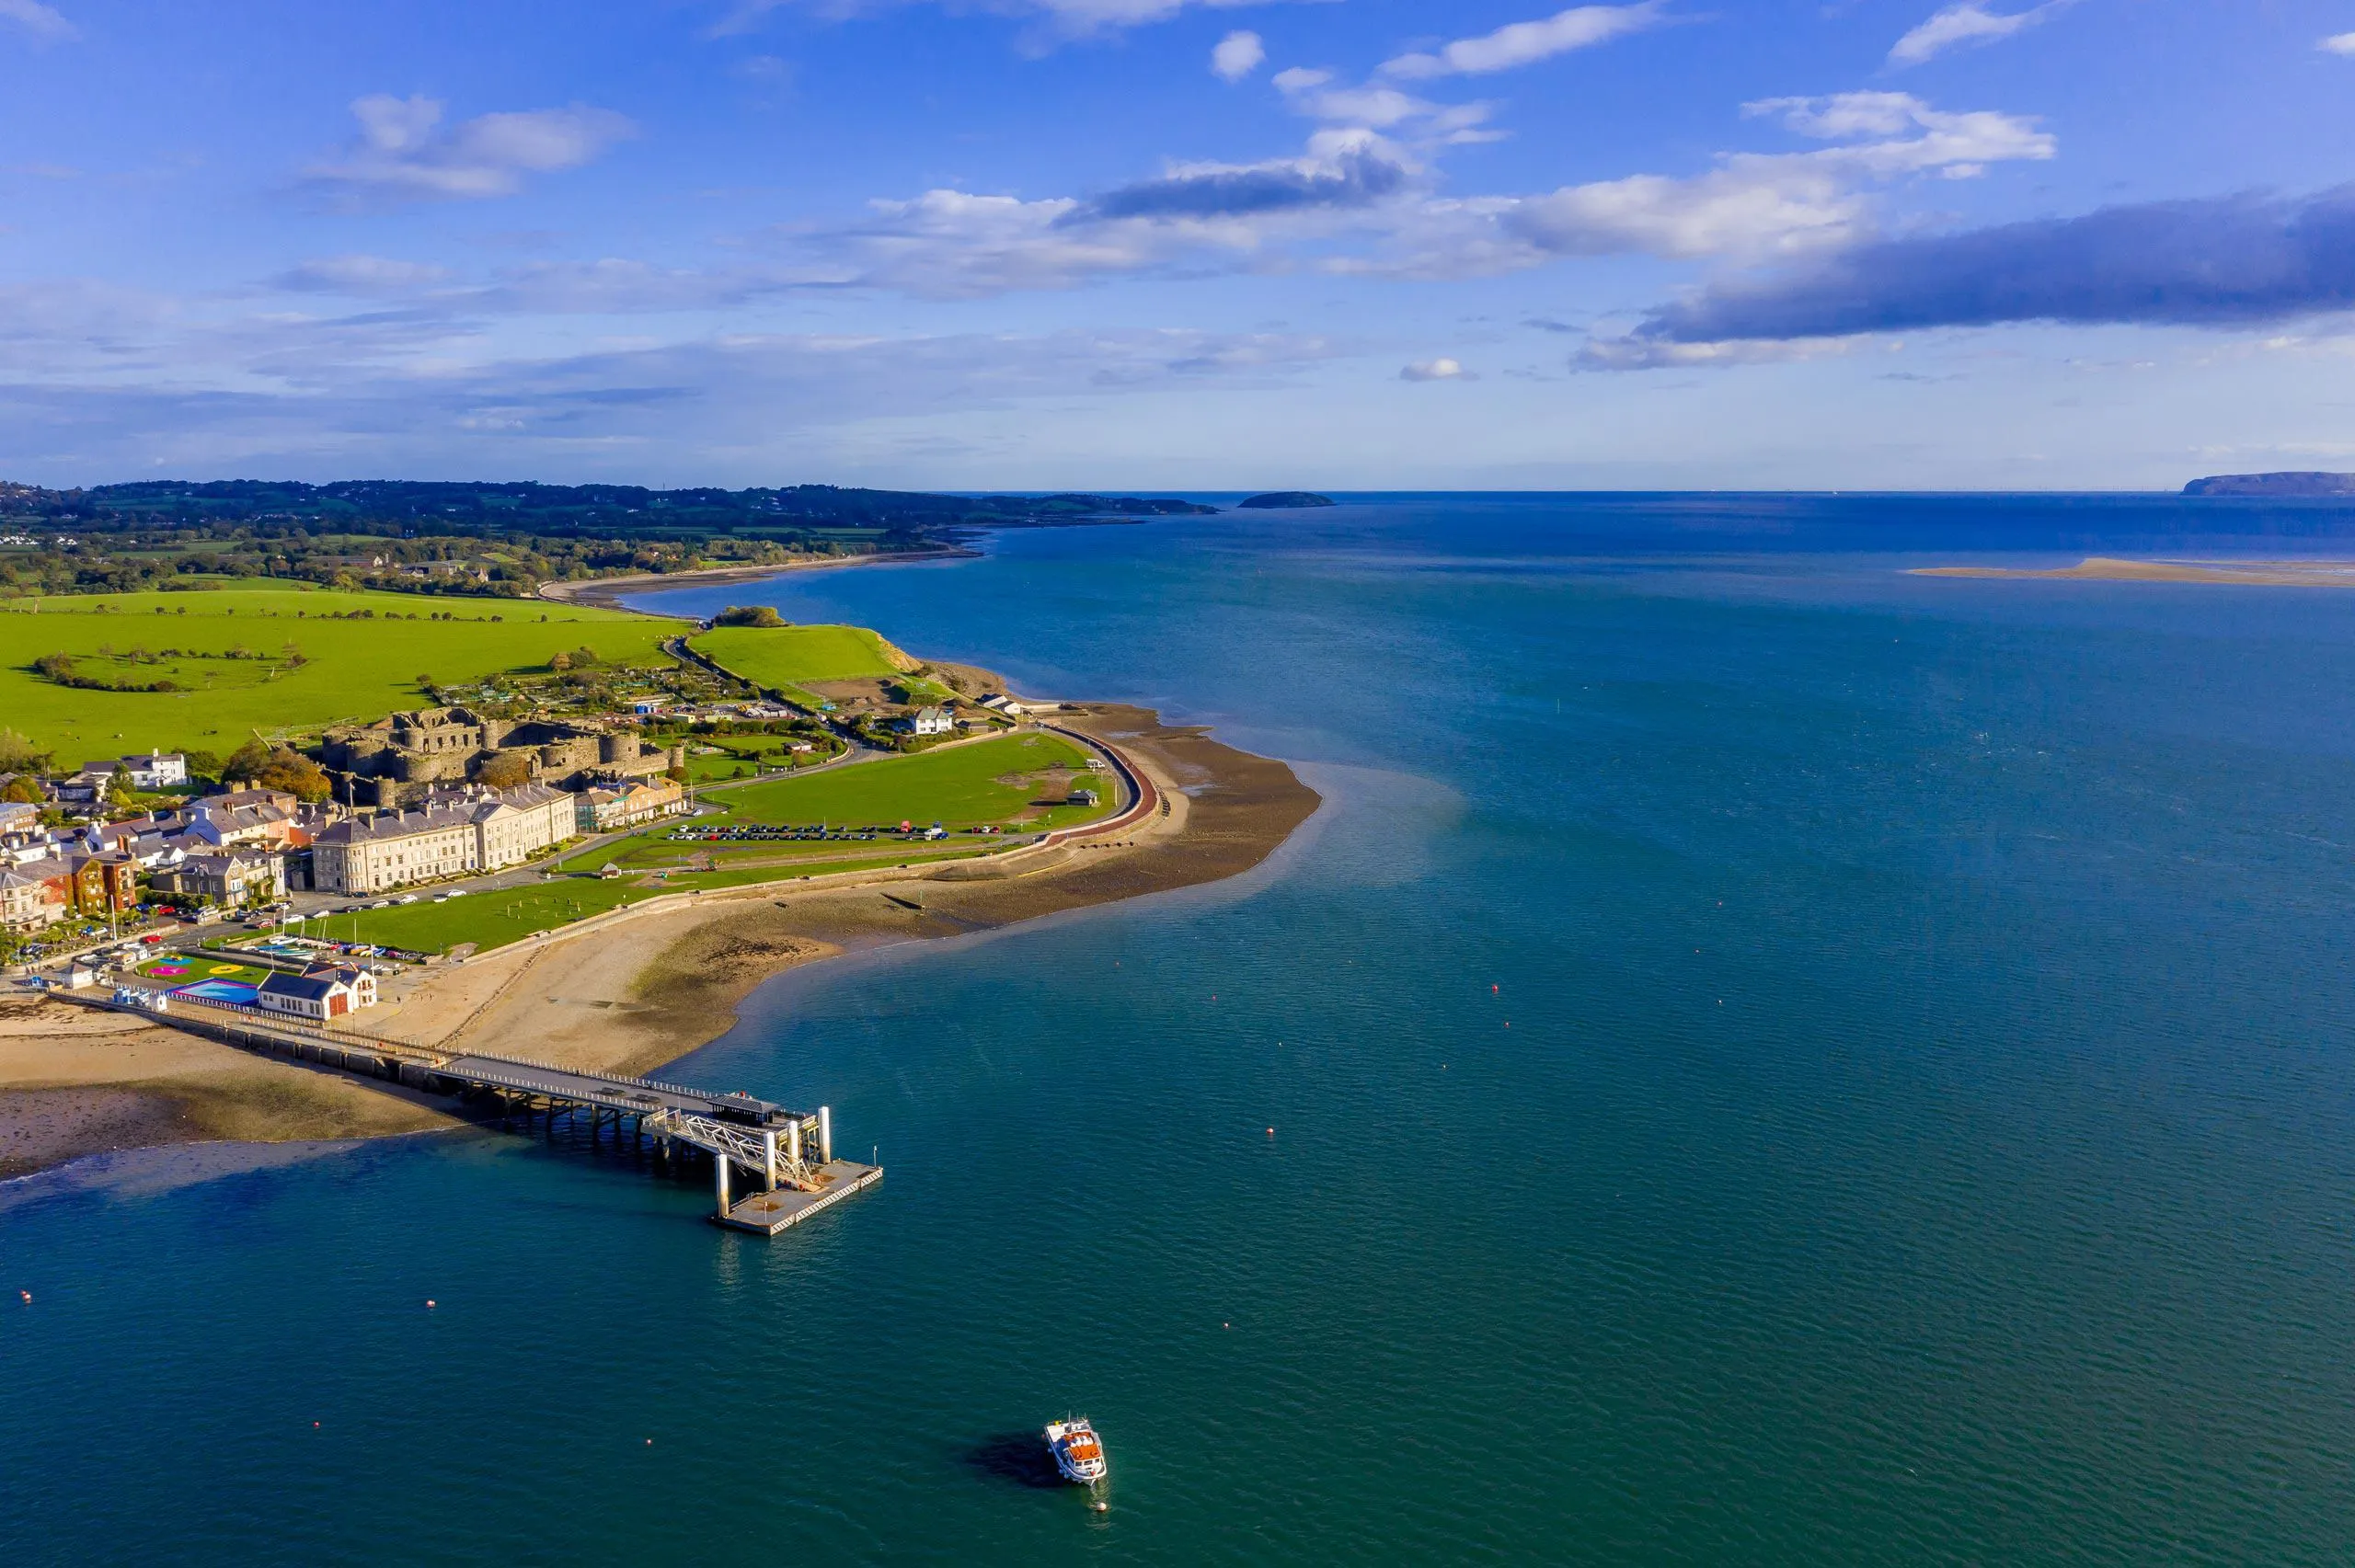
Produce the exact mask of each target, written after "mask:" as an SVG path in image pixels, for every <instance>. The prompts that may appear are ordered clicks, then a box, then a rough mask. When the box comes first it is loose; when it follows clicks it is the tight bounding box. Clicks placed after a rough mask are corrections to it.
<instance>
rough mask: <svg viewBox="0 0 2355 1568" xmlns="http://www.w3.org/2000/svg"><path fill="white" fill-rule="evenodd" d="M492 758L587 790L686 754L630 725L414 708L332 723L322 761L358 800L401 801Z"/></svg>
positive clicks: (652, 770)
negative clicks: (358, 721)
mask: <svg viewBox="0 0 2355 1568" xmlns="http://www.w3.org/2000/svg"><path fill="white" fill-rule="evenodd" d="M494 757H513V758H516V759H518V760H520V761H522V762H523V765H524V769H525V773H526V774H527V776H528V778H529V780H530V782H532V783H534V784H549V785H553V786H554V787H556V788H558V789H585V788H587V787H589V786H590V785H591V784H615V783H621V782H624V781H626V780H630V779H648V778H653V777H655V776H657V775H658V774H661V773H663V772H665V771H666V770H668V769H670V768H672V767H675V766H679V765H681V764H682V763H683V762H684V761H685V758H684V752H683V750H679V749H672V750H664V749H663V748H662V747H660V746H655V745H650V744H649V743H648V742H647V740H646V739H645V738H643V737H642V736H640V735H639V734H638V731H637V730H635V729H630V728H626V727H615V728H599V727H590V726H586V725H580V724H564V723H557V722H554V721H549V720H541V719H524V720H521V721H517V720H510V719H500V718H492V717H489V716H488V715H478V714H476V713H474V712H472V711H470V710H468V709H466V708H456V707H453V708H419V709H417V710H415V711H414V712H410V713H397V714H395V715H392V716H391V717H390V718H385V719H379V720H377V721H376V722H375V723H374V724H369V725H350V726H345V727H340V728H336V729H330V730H328V731H327V736H326V738H325V740H324V742H323V744H322V746H321V749H320V761H321V762H322V763H323V764H324V765H325V766H326V768H327V771H328V772H329V773H335V774H338V775H340V777H339V780H338V782H339V784H342V785H344V787H343V788H341V789H339V791H338V793H339V795H343V796H344V797H345V798H346V799H348V800H349V801H350V803H351V804H353V805H357V806H372V805H373V806H398V805H404V804H408V803H410V802H412V801H414V800H416V799H419V798H420V797H421V796H422V795H424V793H425V792H426V790H428V789H429V788H431V786H432V785H434V784H458V783H462V782H464V781H465V780H468V779H471V778H473V777H474V776H475V775H476V774H477V773H480V772H481V770H482V768H483V767H484V765H485V764H487V763H488V762H489V761H490V760H491V759H492V758H494Z"/></svg>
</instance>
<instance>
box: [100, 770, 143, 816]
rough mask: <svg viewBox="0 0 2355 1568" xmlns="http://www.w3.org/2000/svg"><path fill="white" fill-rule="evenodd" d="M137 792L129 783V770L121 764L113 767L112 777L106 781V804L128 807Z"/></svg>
mask: <svg viewBox="0 0 2355 1568" xmlns="http://www.w3.org/2000/svg"><path fill="white" fill-rule="evenodd" d="M138 794H139V791H138V790H137V788H136V787H134V786H133V785H132V782H131V770H130V769H129V768H126V767H124V766H123V765H122V764H121V762H117V763H116V764H115V765H114V776H113V777H112V778H110V779H109V780H107V804H108V805H109V806H129V805H130V804H131V803H132V800H133V799H134V798H135V797H136V796H137V795H138Z"/></svg>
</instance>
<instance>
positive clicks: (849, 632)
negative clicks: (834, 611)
mask: <svg viewBox="0 0 2355 1568" xmlns="http://www.w3.org/2000/svg"><path fill="white" fill-rule="evenodd" d="M687 646H688V647H691V648H693V649H695V651H696V652H697V653H699V654H701V655H703V656H704V657H705V658H707V659H709V660H711V661H712V662H713V663H714V664H717V665H718V666H719V667H720V668H721V669H722V670H728V671H729V672H730V673H731V674H735V675H741V676H742V677H743V678H744V679H745V680H747V681H752V683H753V684H754V685H756V686H764V687H766V688H768V689H769V690H771V691H773V692H782V693H783V694H784V696H785V697H786V699H787V701H789V702H795V703H799V704H802V705H804V706H806V707H815V706H817V705H818V701H819V699H818V696H817V694H816V693H815V692H810V690H808V687H809V683H810V682H811V681H869V680H876V681H879V680H890V679H894V678H898V677H900V676H901V675H902V671H903V670H905V669H906V668H907V667H908V666H910V665H912V664H913V662H914V661H913V660H912V659H910V658H908V657H907V655H905V654H903V653H901V652H900V651H899V650H898V649H897V648H895V647H892V646H891V645H890V644H889V643H887V642H885V641H884V640H883V639H882V637H881V636H879V635H877V634H876V633H874V632H870V631H868V630H867V628H866V627H864V626H773V627H762V626H717V627H714V628H713V629H712V630H710V631H708V632H702V633H698V634H697V635H695V636H694V637H692V638H690V639H688V642H687ZM906 683H907V685H908V686H909V688H910V694H911V695H913V696H915V697H916V698H917V699H918V700H919V701H922V702H928V703H936V702H942V701H945V700H946V699H947V698H948V688H946V687H944V686H942V685H940V684H939V683H938V682H936V681H917V680H912V681H907V682H906Z"/></svg>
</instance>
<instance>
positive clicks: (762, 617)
mask: <svg viewBox="0 0 2355 1568" xmlns="http://www.w3.org/2000/svg"><path fill="white" fill-rule="evenodd" d="M711 624H713V625H715V626H761V627H775V626H782V625H784V624H786V620H785V617H784V616H782V615H779V614H778V613H777V612H775V610H772V609H771V608H769V607H768V606H767V605H765V604H731V605H729V607H728V608H727V609H725V610H723V611H721V612H719V613H718V614H717V615H714V616H713V617H712V618H711Z"/></svg>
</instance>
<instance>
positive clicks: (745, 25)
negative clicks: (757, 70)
mask: <svg viewBox="0 0 2355 1568" xmlns="http://www.w3.org/2000/svg"><path fill="white" fill-rule="evenodd" d="M793 3H794V0H736V4H734V5H733V6H729V9H728V12H727V14H726V15H725V16H723V17H721V18H720V19H719V20H718V22H715V23H714V24H713V25H712V26H711V28H710V29H709V36H711V37H713V38H729V37H733V36H735V35H737V34H740V33H747V32H751V31H752V29H755V28H757V27H759V26H760V24H761V21H762V18H764V17H766V16H767V15H768V14H769V13H770V12H772V11H778V10H783V9H784V8H785V7H786V6H789V5H792V4H793ZM914 3H915V0H812V5H811V8H812V9H815V10H818V11H820V12H821V13H822V14H825V15H828V16H834V17H853V16H859V15H862V14H864V13H867V12H871V11H883V10H890V9H893V8H895V7H897V6H902V5H910V4H914ZM944 3H947V4H953V3H955V0H944ZM1267 3H1269V0H986V8H988V9H991V10H995V11H1002V12H1010V13H1012V14H1014V15H1017V16H1030V17H1040V18H1042V19H1043V20H1044V21H1045V22H1046V24H1047V25H1048V27H1049V28H1050V29H1052V31H1053V32H1055V33H1057V34H1059V35H1061V36H1063V37H1064V38H1085V37H1087V36H1088V35H1090V34H1093V33H1101V32H1109V31H1111V30H1113V29H1118V28H1133V27H1143V26H1144V25H1145V24H1147V23H1151V22H1165V21H1167V20H1168V19H1169V18H1170V17H1174V16H1176V15H1177V14H1178V13H1179V12H1180V11H1183V10H1184V9H1186V7H1187V6H1189V5H1193V6H1202V7H1203V8H1204V9H1206V10H1213V11H1224V10H1236V9H1240V8H1241V7H1243V6H1256V5H1264V4H1267Z"/></svg>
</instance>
